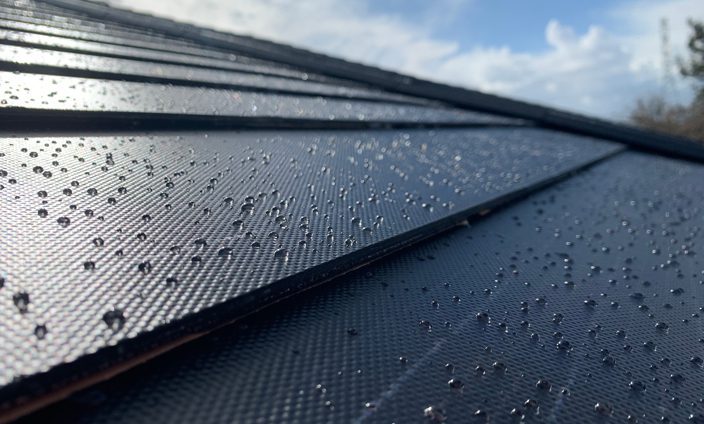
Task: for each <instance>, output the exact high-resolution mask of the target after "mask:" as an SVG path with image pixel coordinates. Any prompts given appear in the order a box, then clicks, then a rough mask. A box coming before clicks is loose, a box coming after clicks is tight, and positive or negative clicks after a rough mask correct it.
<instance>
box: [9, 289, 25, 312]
mask: <svg viewBox="0 0 704 424" xmlns="http://www.w3.org/2000/svg"><path fill="white" fill-rule="evenodd" d="M12 302H13V303H14V304H15V306H16V307H17V309H18V310H19V311H20V312H21V313H25V312H27V309H28V308H29V293H27V292H18V293H15V294H13V295H12Z"/></svg>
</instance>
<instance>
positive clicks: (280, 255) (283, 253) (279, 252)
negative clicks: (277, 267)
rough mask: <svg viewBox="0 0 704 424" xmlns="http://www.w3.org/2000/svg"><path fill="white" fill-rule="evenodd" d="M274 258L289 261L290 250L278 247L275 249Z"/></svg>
mask: <svg viewBox="0 0 704 424" xmlns="http://www.w3.org/2000/svg"><path fill="white" fill-rule="evenodd" d="M274 258H276V259H279V260H282V261H287V260H288V250H286V249H284V248H283V247H282V248H279V249H276V250H275V251H274Z"/></svg>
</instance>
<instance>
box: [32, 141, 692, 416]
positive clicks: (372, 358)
mask: <svg viewBox="0 0 704 424" xmlns="http://www.w3.org/2000/svg"><path fill="white" fill-rule="evenodd" d="M643 169H648V172H647V173H643V172H642V170H643ZM703 179H704V168H702V166H701V165H698V164H696V165H695V164H691V163H685V162H677V161H673V160H667V159H663V158H661V157H653V156H647V155H643V154H634V153H625V154H624V153H622V154H619V155H617V156H616V157H613V158H611V159H608V160H606V161H604V162H602V163H600V164H597V165H595V166H594V167H593V168H591V169H589V170H587V171H586V172H584V173H582V174H581V175H578V176H575V177H572V178H570V179H569V180H567V181H565V182H562V183H560V184H558V185H556V186H554V187H552V188H548V189H546V190H544V191H542V192H540V193H537V194H534V195H532V196H530V197H529V198H527V199H525V200H523V201H520V202H516V203H514V204H512V205H511V206H509V207H507V208H506V209H503V210H500V211H497V212H496V213H495V214H491V215H489V216H486V217H484V218H481V219H478V220H475V221H473V222H471V225H468V226H466V227H463V228H460V229H457V230H454V231H452V232H450V233H447V234H444V235H442V236H439V237H437V238H435V239H434V240H432V241H429V242H427V243H424V244H423V245H420V246H418V247H414V248H412V249H409V250H407V251H405V252H403V253H401V254H398V255H395V256H393V257H391V258H388V259H386V260H385V261H383V262H382V263H379V264H377V265H372V266H370V267H367V268H365V269H363V270H360V271H357V272H355V273H353V274H352V275H350V276H347V277H343V278H340V279H338V280H337V281H336V282H333V283H330V284H328V285H326V286H324V287H321V288H318V289H316V290H314V291H311V292H309V293H308V294H307V295H306V296H302V297H298V298H295V299H292V300H290V301H288V302H286V303H284V304H282V305H280V306H278V307H276V308H274V309H272V310H271V311H270V312H269V313H267V314H260V315H257V316H255V317H252V318H250V319H247V320H245V321H243V322H241V323H240V324H238V325H236V326H231V327H228V328H226V329H223V330H222V331H219V332H217V333H214V334H212V335H210V336H207V337H205V338H204V339H202V340H199V341H196V342H194V343H193V344H191V345H189V346H185V347H184V348H182V349H179V350H178V351H174V352H173V353H170V354H167V355H165V356H163V357H162V358H160V360H159V361H155V362H153V363H150V364H149V365H148V366H143V367H139V368H136V369H135V370H133V371H131V372H130V373H128V374H126V375H124V376H122V377H118V378H117V379H115V380H114V381H112V382H110V383H107V384H103V385H99V386H97V387H95V388H94V389H92V390H88V391H86V392H83V393H81V394H78V395H76V396H73V397H72V398H70V399H69V400H68V401H66V402H64V403H63V404H59V405H58V406H57V407H56V408H49V409H48V410H47V411H45V412H43V413H40V414H38V415H36V416H33V417H31V418H32V421H34V420H36V421H41V420H55V419H57V418H58V417H64V418H70V419H71V420H75V421H76V422H95V423H114V422H124V421H130V422H137V423H139V422H151V421H153V420H166V421H169V422H192V421H199V420H203V421H208V422H233V421H237V422H243V423H248V422H261V421H268V422H301V423H326V422H382V423H384V422H468V423H486V422H492V423H514V422H524V421H525V422H575V423H576V422H595V423H600V422H605V420H611V421H616V422H646V423H647V422H673V423H675V422H692V423H699V422H701V421H702V419H704V410H703V408H704V405H702V399H701V388H702V387H703V386H704V370H703V369H702V364H703V363H704V360H703V359H702V358H703V357H704V355H703V354H702V351H703V349H702V341H703V340H702V334H701V320H702V316H701V314H702V305H704V303H703V299H702V290H701V284H702V283H701V281H700V280H701V278H702V277H701V274H702V263H701V260H700V258H699V255H700V254H699V253H698V251H699V248H700V247H701V245H702V242H703V241H704V240H703V234H702V226H701V221H702V213H703V211H704V203H703V201H702V199H704V190H703V187H702V185H701V181H702V180H703Z"/></svg>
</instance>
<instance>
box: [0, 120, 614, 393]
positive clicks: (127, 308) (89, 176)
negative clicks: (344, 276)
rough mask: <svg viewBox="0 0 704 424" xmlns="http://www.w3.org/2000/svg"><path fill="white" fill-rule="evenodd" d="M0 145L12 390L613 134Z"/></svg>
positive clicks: (577, 158) (465, 208)
mask: <svg viewBox="0 0 704 424" xmlns="http://www.w3.org/2000/svg"><path fill="white" fill-rule="evenodd" d="M519 141H520V142H519ZM1 145H2V146H3V147H2V149H1V153H2V156H1V157H0V159H1V161H0V163H2V164H3V165H2V167H1V169H0V175H1V176H2V179H1V180H0V184H2V186H1V187H2V190H0V197H2V203H3V205H4V207H3V214H2V216H0V221H1V222H2V224H1V225H2V227H3V228H5V229H6V230H5V233H4V237H3V238H2V240H1V241H0V243H2V246H1V247H0V252H3V253H2V254H0V269H1V270H2V275H3V285H4V287H3V289H2V290H3V293H5V296H4V297H3V298H2V302H3V303H4V304H5V307H3V308H0V314H2V319H0V322H2V323H3V324H2V325H5V326H6V327H5V328H6V331H4V332H2V336H0V337H2V340H1V341H0V356H2V357H4V358H6V361H5V364H6V365H5V367H4V368H2V373H1V374H0V384H2V385H3V386H5V387H4V389H5V390H4V393H5V396H6V397H5V398H6V399H7V396H8V394H9V393H12V392H13V391H20V392H21V391H22V390H23V389H24V390H26V389H27V388H28V386H27V385H23V384H22V376H32V375H36V374H38V373H42V372H45V371H48V370H52V368H53V367H57V366H59V365H66V366H74V368H75V364H76V363H77V362H78V363H80V362H79V360H80V359H81V358H82V357H84V356H91V355H92V354H94V353H95V352H96V351H99V350H100V349H101V348H106V347H109V346H113V345H115V344H117V343H123V342H129V341H130V340H131V339H140V337H141V336H145V335H150V333H154V335H155V337H154V339H153V340H157V339H158V334H159V332H160V331H161V333H162V334H168V332H167V331H166V330H159V329H160V328H161V327H167V326H168V324H177V325H176V327H175V328H176V329H174V328H171V330H170V331H172V332H174V331H175V332H179V331H181V332H183V331H184V330H183V328H179V327H178V323H179V320H181V319H184V318H188V317H191V318H194V317H197V316H198V315H199V314H202V315H203V316H207V317H208V319H209V320H214V321H215V322H218V321H220V322H222V321H223V320H225V319H226V318H227V319H229V318H233V317H237V316H241V315H243V314H244V313H247V312H251V310H252V309H253V308H256V307H260V306H263V305H264V304H266V303H268V302H271V301H273V300H276V299H277V298H278V297H280V296H282V295H283V294H284V293H286V292H292V291H293V292H295V291H297V290H300V289H301V288H303V287H306V286H309V285H310V284H313V283H315V282H319V281H321V280H323V279H325V278H327V277H326V276H333V275H335V274H337V273H340V272H343V271H344V270H346V269H350V268H352V267H355V266H358V265H361V264H363V263H365V262H366V261H368V260H369V259H372V258H374V257H375V256H377V255H379V254H381V253H383V252H385V251H390V250H393V249H396V248H398V247H399V246H403V245H407V244H409V243H410V242H412V241H413V240H416V239H418V238H419V237H424V236H428V235H430V234H432V233H434V232H435V231H438V230H441V229H443V228H448V227H449V226H452V225H454V224H455V223H456V222H458V221H460V220H462V219H464V218H465V217H466V216H467V215H469V214H472V213H476V212H479V211H480V210H483V209H485V208H487V207H490V206H491V205H493V204H496V203H497V202H500V201H505V199H506V198H507V196H508V197H510V196H513V195H515V193H520V192H521V191H523V190H526V189H529V188H531V187H532V186H534V185H536V184H540V183H541V182H546V181H549V180H550V179H553V178H555V177H558V176H560V175H563V174H565V173H569V172H571V171H573V170H574V169H576V168H579V167H581V166H585V165H586V164H589V163H591V162H593V161H595V160H599V159H601V158H603V157H605V156H607V155H610V154H613V153H614V152H617V151H619V150H620V146H618V145H616V144H611V143H606V142H600V141H595V140H590V139H585V138H580V137H575V136H569V135H564V134H559V133H552V132H547V131H543V130H534V129H508V128H507V129H482V130H452V129H446V130H410V131H402V132H399V131H367V132H360V131H353V132H339V131H338V132H330V131H328V132H324V131H321V132H283V131H278V132H273V133H272V132H240V133H227V132H225V133H218V132H212V133H209V134H206V135H199V134H188V133H176V134H169V135H147V136H91V135H85V136H81V137H45V138H34V137H31V138H6V139H4V140H3V141H2V143H1ZM429 193H430V194H429ZM218 305H219V306H220V307H221V309H219V310H217V315H212V314H211V315H206V314H204V312H207V311H208V309H209V308H212V307H214V306H218ZM223 305H224V306H223ZM201 324H202V323H201ZM157 330H159V331H157ZM37 332H39V333H40V334H41V336H37ZM170 337H173V334H171V336H170ZM133 351H139V349H135V348H133ZM133 351H130V349H125V350H123V351H120V353H119V355H118V356H129V355H130V354H131V353H134V352H133ZM115 353H116V352H112V354H111V355H112V357H110V355H107V354H106V356H108V357H110V360H112V361H114V360H115V359H116V358H115ZM105 362H110V361H107V360H105ZM93 366H94V365H93ZM90 368H91V367H84V368H83V369H81V370H76V369H73V372H76V373H78V374H79V375H80V374H82V373H83V374H85V373H87V372H90V371H91V369H90ZM39 377H40V378H41V377H42V376H41V374H39ZM44 381H45V383H44V384H45V386H42V387H43V389H44V390H46V387H49V386H46V384H47V382H46V380H44ZM0 393H1V392H0Z"/></svg>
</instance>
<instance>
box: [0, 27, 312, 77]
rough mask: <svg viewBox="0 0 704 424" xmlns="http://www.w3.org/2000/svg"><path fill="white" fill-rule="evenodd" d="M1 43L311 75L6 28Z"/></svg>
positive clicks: (235, 69) (274, 72)
mask: <svg viewBox="0 0 704 424" xmlns="http://www.w3.org/2000/svg"><path fill="white" fill-rule="evenodd" d="M0 40H1V41H2V42H4V43H12V44H20V45H28V46H31V47H42V48H51V49H57V50H63V51H71V52H79V53H90V54H95V55H99V56H109V57H121V58H127V59H138V60H148V61H152V62H165V63H175V64H181V65H190V66H199V67H204V68H213V69H225V70H233V71H250V72H257V73H262V74H271V75H281V76H289V77H292V78H305V77H306V76H308V74H306V73H305V72H300V71H294V70H290V69H286V68H278V67H270V66H259V65H254V64H249V63H246V62H245V63H238V62H237V60H242V59H241V57H240V56H233V57H232V60H220V59H204V58H202V57H196V56H189V55H185V54H178V53H169V52H160V51H156V50H149V49H140V48H137V47H126V46H118V45H115V44H102V43H97V42H94V41H84V40H72V39H70V38H61V37H54V36H51V35H41V34H32V33H27V32H20V31H11V30H3V29H0Z"/></svg>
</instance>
